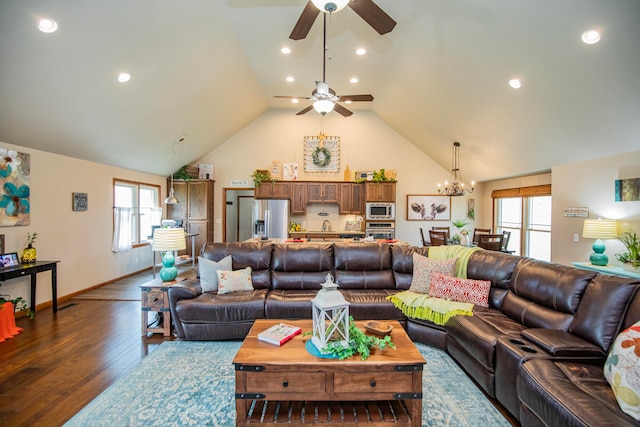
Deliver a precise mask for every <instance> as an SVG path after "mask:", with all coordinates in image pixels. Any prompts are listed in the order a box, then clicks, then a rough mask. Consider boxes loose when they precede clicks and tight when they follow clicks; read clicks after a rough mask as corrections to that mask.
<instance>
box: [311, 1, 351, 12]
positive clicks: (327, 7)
mask: <svg viewBox="0 0 640 427" xmlns="http://www.w3.org/2000/svg"><path fill="white" fill-rule="evenodd" d="M311 3H313V5H314V6H315V7H317V8H318V9H319V10H320V11H321V12H324V13H333V12H340V11H341V10H342V9H344V8H345V7H347V4H349V0H333V1H324V0H311Z"/></svg>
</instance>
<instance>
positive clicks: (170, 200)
mask: <svg viewBox="0 0 640 427" xmlns="http://www.w3.org/2000/svg"><path fill="white" fill-rule="evenodd" d="M178 203H180V200H178V198H177V197H176V196H175V195H174V194H173V174H171V188H170V189H169V197H167V198H166V199H164V204H165V205H177V204H178Z"/></svg>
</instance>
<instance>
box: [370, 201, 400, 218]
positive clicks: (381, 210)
mask: <svg viewBox="0 0 640 427" xmlns="http://www.w3.org/2000/svg"><path fill="white" fill-rule="evenodd" d="M366 219H376V220H379V219H384V220H389V221H393V220H395V219H396V204H395V203H380V202H368V203H367V211H366Z"/></svg>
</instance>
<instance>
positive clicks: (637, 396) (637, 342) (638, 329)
mask: <svg viewBox="0 0 640 427" xmlns="http://www.w3.org/2000/svg"><path fill="white" fill-rule="evenodd" d="M604 377H605V378H606V379H607V381H608V382H609V384H610V385H611V390H613V394H614V395H615V396H616V400H617V401H618V405H619V406H620V409H622V412H624V413H625V414H627V415H629V416H630V417H633V418H634V419H636V420H638V421H640V322H637V323H635V324H634V325H633V326H631V327H629V328H628V329H626V330H624V331H622V332H620V335H618V336H617V337H616V340H615V341H614V343H613V345H612V346H611V351H610V352H609V356H608V357H607V361H606V362H605V364H604Z"/></svg>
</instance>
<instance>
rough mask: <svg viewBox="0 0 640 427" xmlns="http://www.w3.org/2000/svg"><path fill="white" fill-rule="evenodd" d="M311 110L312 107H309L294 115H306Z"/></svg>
mask: <svg viewBox="0 0 640 427" xmlns="http://www.w3.org/2000/svg"><path fill="white" fill-rule="evenodd" d="M312 108H313V105H309V106H308V107H307V108H305V109H304V110H300V111H298V112H297V113H296V116H301V115H303V114H305V113H308V112H309V111H311V109H312Z"/></svg>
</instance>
